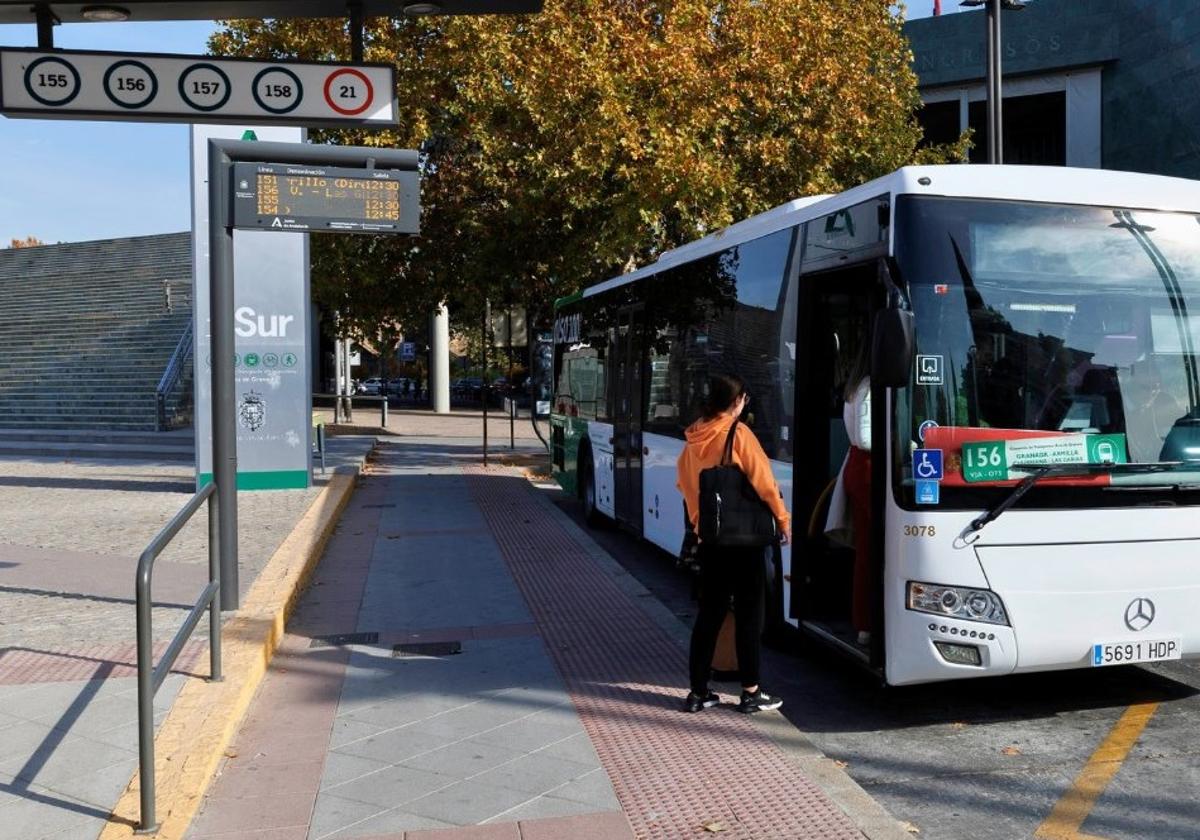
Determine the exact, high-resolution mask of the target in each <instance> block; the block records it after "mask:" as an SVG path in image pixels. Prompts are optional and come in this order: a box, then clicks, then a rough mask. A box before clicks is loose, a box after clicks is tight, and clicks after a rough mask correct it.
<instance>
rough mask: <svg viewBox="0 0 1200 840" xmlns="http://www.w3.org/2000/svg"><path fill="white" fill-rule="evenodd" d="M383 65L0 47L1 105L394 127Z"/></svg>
mask: <svg viewBox="0 0 1200 840" xmlns="http://www.w3.org/2000/svg"><path fill="white" fill-rule="evenodd" d="M395 90H396V69H395V67H393V66H391V65H387V64H354V65H347V64H329V63H320V62H306V61H258V60H246V59H236V58H213V57H211V56H178V55H149V54H131V53H107V52H77V51H71V50H53V51H42V50H22V49H4V50H0V112H3V113H4V114H6V115H8V116H13V117H37V118H39V119H45V118H48V117H49V118H54V117H59V118H64V119H96V120H137V121H149V122H185V123H254V124H255V125H265V124H288V125H303V126H347V125H354V126H360V127H362V126H378V127H380V128H390V127H395V125H396V102H395Z"/></svg>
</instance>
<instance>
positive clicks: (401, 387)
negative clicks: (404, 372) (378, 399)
mask: <svg viewBox="0 0 1200 840" xmlns="http://www.w3.org/2000/svg"><path fill="white" fill-rule="evenodd" d="M387 392H388V393H389V394H395V395H396V396H398V397H402V396H404V395H405V394H407V393H408V379H407V377H404V376H401V377H399V378H397V379H392V380H390V381H389V382H388V384H387Z"/></svg>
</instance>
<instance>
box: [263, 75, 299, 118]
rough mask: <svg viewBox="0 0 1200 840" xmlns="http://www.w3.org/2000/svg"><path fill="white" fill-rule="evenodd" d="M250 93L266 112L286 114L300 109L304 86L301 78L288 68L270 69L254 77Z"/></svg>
mask: <svg viewBox="0 0 1200 840" xmlns="http://www.w3.org/2000/svg"><path fill="white" fill-rule="evenodd" d="M250 92H251V93H253V94H254V101H255V102H257V103H258V106H259V107H260V108H262V109H263V110H264V111H270V112H271V113H272V114H286V113H288V112H290V111H294V110H296V108H297V107H299V105H300V101H301V100H302V99H303V98H304V85H302V84H300V77H299V76H297V75H296V74H295V73H293V72H292V71H291V70H288V69H287V68H286V67H268V68H267V69H265V70H263V71H261V72H260V73H259V74H258V75H257V76H255V77H254V83H253V84H252V85H251V86H250Z"/></svg>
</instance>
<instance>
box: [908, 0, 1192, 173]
mask: <svg viewBox="0 0 1200 840" xmlns="http://www.w3.org/2000/svg"><path fill="white" fill-rule="evenodd" d="M905 31H906V33H907V35H908V37H909V40H910V41H911V43H912V48H913V56H914V65H915V69H916V71H917V75H918V77H919V79H920V89H921V98H922V100H923V101H924V103H925V107H924V108H923V109H922V111H921V113H920V115H919V117H920V120H921V123H922V124H923V125H924V127H925V132H926V138H927V140H928V141H930V142H946V141H949V140H953V139H955V138H956V137H957V136H958V134H959V132H961V131H962V130H963V129H965V128H968V127H970V128H972V129H974V131H975V135H974V136H975V146H974V148H973V149H972V151H971V161H972V162H985V161H986V160H987V149H988V143H989V142H990V138H989V137H988V136H987V135H988V132H987V111H986V106H985V101H984V99H985V89H984V75H985V66H986V64H985V62H986V46H985V38H986V25H985V19H984V15H983V14H982V13H967V14H957V15H943V16H941V17H931V18H924V19H921V20H914V21H909V22H908V23H907V24H905ZM1001 31H1002V35H1003V53H1004V55H1003V72H1004V86H1003V93H1004V127H1003V128H1004V138H1003V140H1004V161H1005V163H1034V164H1052V165H1055V164H1056V165H1066V166H1083V167H1103V168H1105V169H1121V170H1128V171H1134V172H1151V173H1157V174H1162V175H1175V176H1180V177H1186V178H1200V96H1198V95H1197V91H1200V2H1197V0H1031V1H1030V3H1029V5H1028V6H1027V7H1026V8H1025V9H1024V10H1022V11H1019V12H1016V11H1007V12H1003V13H1002V23H1001Z"/></svg>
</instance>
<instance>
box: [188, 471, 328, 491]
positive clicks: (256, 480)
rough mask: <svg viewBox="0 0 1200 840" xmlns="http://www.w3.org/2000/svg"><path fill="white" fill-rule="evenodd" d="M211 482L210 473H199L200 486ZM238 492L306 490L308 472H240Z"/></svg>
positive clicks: (238, 475)
mask: <svg viewBox="0 0 1200 840" xmlns="http://www.w3.org/2000/svg"><path fill="white" fill-rule="evenodd" d="M210 481H212V473H200V486H201V487H203V486H204V485H206V484H208V483H209V482H210ZM237 489H239V490H307V489H308V470H275V471H267V472H240V473H238V474H237Z"/></svg>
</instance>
